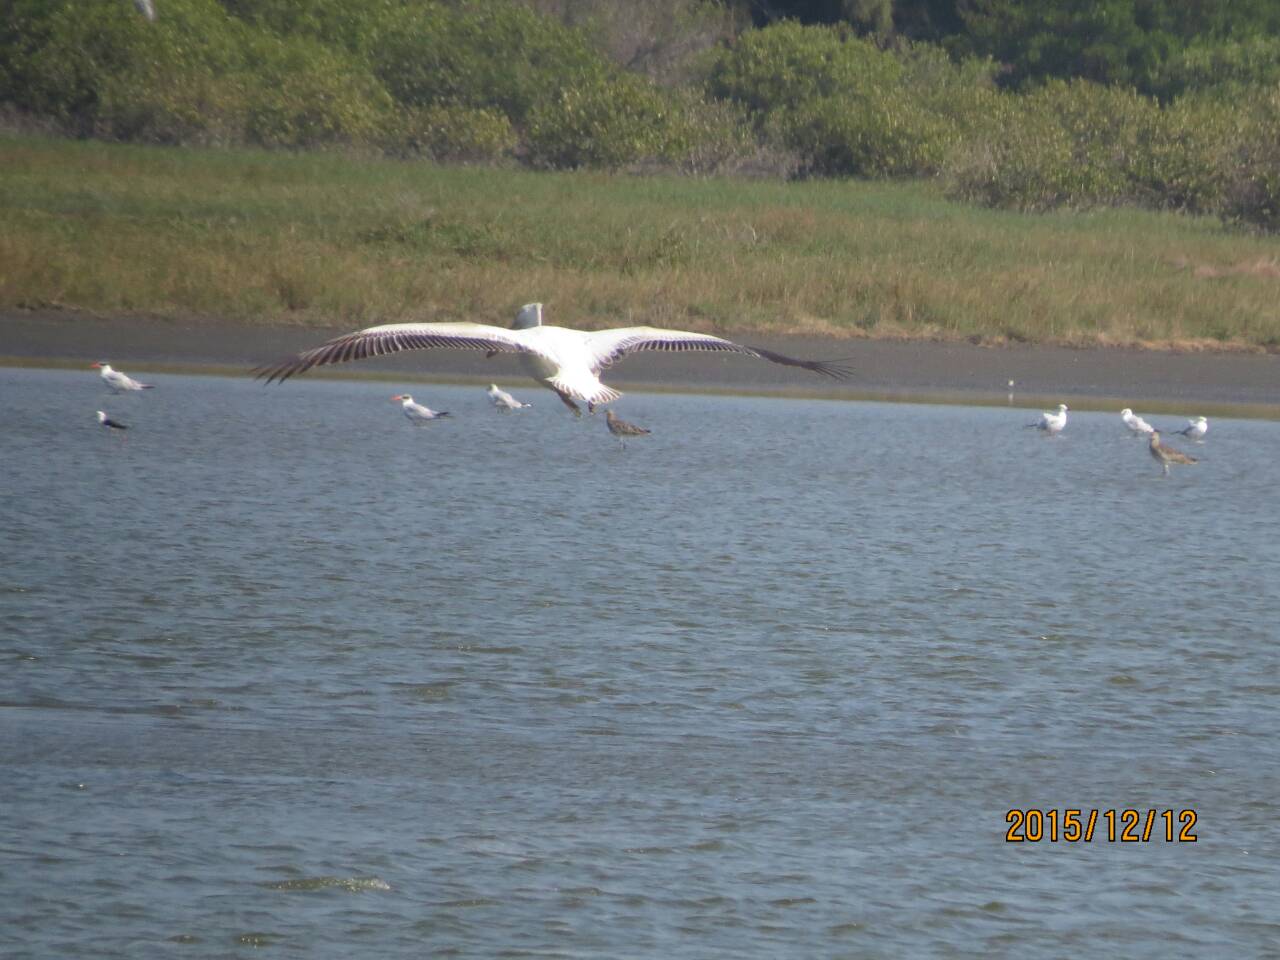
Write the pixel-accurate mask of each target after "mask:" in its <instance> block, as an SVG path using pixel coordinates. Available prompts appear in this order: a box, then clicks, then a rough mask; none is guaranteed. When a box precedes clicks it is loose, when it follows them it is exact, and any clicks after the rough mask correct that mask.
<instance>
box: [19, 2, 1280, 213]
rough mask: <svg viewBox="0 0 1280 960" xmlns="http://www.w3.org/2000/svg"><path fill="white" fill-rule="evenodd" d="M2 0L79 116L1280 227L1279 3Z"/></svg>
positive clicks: (52, 106) (98, 133) (36, 68)
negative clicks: (907, 188) (843, 182)
mask: <svg viewBox="0 0 1280 960" xmlns="http://www.w3.org/2000/svg"><path fill="white" fill-rule="evenodd" d="M156 8H157V9H156V16H155V19H154V20H151V19H147V18H145V17H143V16H140V15H139V14H138V12H137V11H136V10H135V9H134V6H133V3H132V2H131V0H0V103H2V104H4V105H5V109H6V110H7V112H8V113H9V115H10V116H11V117H14V118H18V120H19V121H20V122H22V123H35V124H40V125H43V126H45V127H46V128H48V129H52V130H55V131H58V132H62V133H67V134H71V135H76V136H94V137H103V138H108V139H117V140H123V141H133V142H150V143H162V144H193V145H230V144H249V145H257V146H264V147H271V148H286V149H303V148H316V147H342V148H355V149H365V150H375V151H380V152H384V153H387V154H390V155H393V156H403V157H407V158H413V157H424V158H428V159H432V160H435V161H439V162H471V163H515V164H523V165H527V166H531V167H541V168H576V167H594V168H603V169H616V168H619V167H627V166H636V165H640V166H644V167H648V168H666V169H672V170H679V171H683V172H687V173H694V174H706V173H730V174H732V173H750V174H754V175H774V176H784V177H795V176H830V177H928V178H935V179H937V180H938V181H939V182H940V183H942V185H943V187H944V189H945V190H946V191H947V192H948V193H949V194H950V195H952V196H954V197H957V198H961V199H965V200H968V201H972V202H977V203H983V204H988V205H994V206H1003V207H1011V208H1016V209H1024V210H1044V209H1053V208H1059V207H1069V208H1081V207H1090V206H1099V205H1119V204H1132V205H1138V206H1144V207H1152V208H1157V209H1172V210H1184V211H1190V212H1195V213H1210V214H1216V215H1218V216H1221V217H1223V218H1224V219H1227V220H1229V221H1232V222H1237V223H1242V224H1248V225H1253V226H1257V227H1261V228H1264V229H1276V228H1277V227H1280V5H1276V4H1273V3H1270V2H1263V0H1230V2H1227V0H1181V2H1174V0H1096V2H1092V3H1090V4H1079V3H1074V2H1068V0H901V2H893V0H811V2H785V0H750V2H747V0H742V2H736V3H731V4H724V5H722V4H717V3H710V2H705V0H654V2H651V3H645V4H615V3H610V2H607V0H529V2H526V3H518V2H512V0H461V2H442V0H365V2H362V3H358V4H357V3H351V2H350V0H156Z"/></svg>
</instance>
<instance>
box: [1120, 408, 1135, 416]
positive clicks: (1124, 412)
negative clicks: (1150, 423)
mask: <svg viewBox="0 0 1280 960" xmlns="http://www.w3.org/2000/svg"><path fill="white" fill-rule="evenodd" d="M1120 416H1122V417H1132V416H1133V411H1132V410H1130V409H1129V408H1128V407H1125V408H1124V409H1123V410H1121V411H1120Z"/></svg>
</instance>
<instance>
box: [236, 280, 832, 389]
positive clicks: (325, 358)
mask: <svg viewBox="0 0 1280 960" xmlns="http://www.w3.org/2000/svg"><path fill="white" fill-rule="evenodd" d="M446 347H452V348H455V349H467V350H485V351H486V352H487V353H488V354H489V355H490V356H492V355H493V354H496V353H515V354H519V356H520V362H521V365H522V366H523V367H524V369H525V371H526V372H527V373H528V374H529V375H530V376H531V377H533V379H534V380H536V381H537V382H538V383H540V384H542V385H543V386H544V387H547V388H548V389H550V390H553V391H555V393H556V394H558V395H559V397H560V399H561V400H563V401H564V402H565V403H566V404H567V405H569V406H570V407H572V408H573V409H574V411H575V412H577V407H576V405H575V404H574V402H573V401H575V400H581V401H585V402H586V403H587V404H588V405H591V406H594V405H595V404H600V403H610V402H612V401H614V400H617V399H618V397H620V396H621V394H620V393H619V392H618V391H617V390H613V389H611V388H610V387H607V386H605V385H604V384H603V383H601V382H600V371H602V370H603V369H605V368H606V367H608V366H610V365H611V364H613V363H615V362H616V361H617V360H619V359H621V358H622V357H624V356H627V355H628V354H631V353H634V352H636V351H639V350H692V351H704V352H705V351H719V352H725V353H738V354H745V355H747V356H751V357H755V358H756V359H759V360H767V361H769V362H770V363H780V364H783V365H785V366H794V367H802V368H804V369H806V370H811V371H813V372H815V373H820V374H823V375H825V376H829V377H833V378H835V379H844V378H845V377H847V376H849V371H848V369H847V368H845V367H844V366H843V363H844V361H841V360H836V361H824V360H796V359H794V358H792V357H787V356H783V355H782V354H780V353H774V352H773V351H770V350H765V349H762V348H759V347H747V346H743V345H742V344H740V343H734V342H733V341H732V340H726V339H724V338H723V337H715V336H712V335H711V334H708V333H691V332H689V331H686V330H663V329H660V328H657V327H619V328H616V329H613V330H594V331H588V330H571V329H569V328H568V327H553V326H546V325H544V324H543V323H542V304H540V303H527V304H525V305H524V306H523V307H521V308H520V311H519V312H518V313H517V314H516V318H515V322H514V323H513V324H512V327H511V329H504V328H502V327H494V326H490V325H489V324H484V323H390V324H383V325H381V326H377V327H368V328H367V329H364V330H357V331H356V332H354V333H349V334H346V335H344V336H341V337H337V338H335V339H333V340H330V341H329V342H328V343H324V344H321V345H320V346H318V347H315V348H314V349H311V350H307V351H304V352H303V353H300V354H298V356H297V357H295V358H293V359H291V360H286V361H284V362H283V363H278V364H271V365H268V366H264V367H261V368H259V370H258V376H260V377H266V378H267V381H268V382H272V381H275V380H286V379H288V378H289V377H291V376H293V375H294V374H297V373H304V372H306V371H307V370H310V369H311V368H312V367H314V366H318V365H322V364H328V363H343V362H345V361H348V360H359V359H362V358H364V357H374V356H382V355H384V354H389V353H398V352H400V351H402V350H421V349H432V348H446Z"/></svg>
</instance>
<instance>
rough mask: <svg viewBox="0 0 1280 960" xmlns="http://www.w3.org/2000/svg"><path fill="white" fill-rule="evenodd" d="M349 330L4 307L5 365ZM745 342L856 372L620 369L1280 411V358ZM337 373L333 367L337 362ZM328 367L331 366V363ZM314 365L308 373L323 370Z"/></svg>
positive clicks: (494, 368)
mask: <svg viewBox="0 0 1280 960" xmlns="http://www.w3.org/2000/svg"><path fill="white" fill-rule="evenodd" d="M348 330H349V328H345V327H344V328H332V329H330V328H317V327H299V326H283V325H244V324H232V323H217V322H209V321H200V322H195V321H191V322H173V321H167V320H145V319H135V318H118V319H116V318H113V319H102V318H95V317H90V316H85V315H81V314H76V313H63V312H57V311H40V312H16V313H8V314H3V315H0V363H8V364H24V365H27V364H29V365H54V366H66V365H75V364H78V363H85V364H86V365H87V364H88V363H91V362H92V361H93V360H98V359H104V360H110V361H112V362H113V363H115V364H116V365H117V366H119V367H121V368H123V369H125V370H159V369H166V368H167V369H175V370H186V371H194V372H199V371H207V372H219V373H234V372H238V371H239V370H245V371H247V370H248V369H249V368H251V367H253V366H256V365H257V364H259V363H263V362H265V361H268V360H273V359H276V358H279V357H283V356H286V355H289V354H293V353H297V352H298V351H299V350H303V349H305V348H307V347H311V346H315V345H316V344H318V343H321V342H322V341H324V340H326V339H328V338H329V337H332V336H336V335H338V334H341V333H346V332H348ZM742 339H743V340H744V341H745V342H747V343H750V344H752V345H755V346H761V347H766V348H768V349H770V350H776V351H778V352H781V353H786V354H789V355H791V356H797V357H818V358H837V357H849V358H851V360H852V365H853V367H854V368H855V370H856V375H855V377H854V378H853V379H852V380H851V381H848V382H844V383H836V382H832V381H827V380H823V379H820V378H817V377H814V376H812V375H809V374H806V373H804V372H803V371H796V370H791V369H788V368H785V367H779V366H775V365H773V364H765V363H759V362H757V361H752V360H749V359H746V358H742V357H733V356H716V355H705V354H703V355H698V354H641V355H637V356H634V357H629V358H628V359H627V360H626V361H625V362H624V363H622V364H619V365H618V366H617V367H616V368H614V369H613V370H611V371H610V372H609V374H608V378H607V382H608V383H610V384H611V385H613V386H616V387H618V388H619V389H622V390H627V389H632V390H640V389H676V390H679V389H692V390H713V391H724V392H749V393H776V394H780V395H793V396H817V397H831V398H847V399H886V400H916V401H939V402H967V403H999V404H1002V405H1003V404H1006V403H1008V402H1009V401H1008V392H1009V391H1008V387H1007V384H1008V381H1010V380H1014V381H1015V382H1016V386H1015V388H1014V401H1013V404H1014V405H1015V406H1039V405H1042V404H1044V403H1048V402H1049V401H1051V400H1052V401H1053V402H1057V401H1058V400H1062V401H1064V402H1066V403H1069V404H1072V405H1073V406H1075V407H1077V408H1080V409H1085V408H1103V409H1105V408H1109V407H1111V406H1116V405H1117V404H1118V403H1119V404H1120V405H1124V406H1132V407H1134V408H1143V409H1146V410H1149V411H1153V412H1187V413H1204V414H1206V415H1211V414H1214V413H1217V414H1219V415H1221V414H1225V413H1237V414H1241V415H1253V416H1268V417H1276V418H1280V356H1275V355H1261V354H1236V353H1166V352H1156V351H1143V350H1127V349H1114V348H1113V349H1094V350H1074V349H1068V348H1063V347H1044V346H1016V347H998V348H991V347H978V346H973V345H971V344H966V343H933V342H917V341H883V340H833V339H826V338H815V337H792V336H787V337H778V336H772V337H768V336H766V337H760V336H744V337H743V338H742ZM331 369H332V368H331ZM337 369H338V370H339V371H341V373H343V374H345V375H351V376H357V375H362V376H379V377H385V378H388V379H397V380H404V381H409V382H413V381H432V380H436V381H453V382H472V381H484V382H488V381H490V380H499V381H514V382H519V380H520V379H521V377H522V376H523V374H522V373H521V372H520V368H519V366H518V365H517V363H516V362H515V360H514V359H512V358H509V357H506V356H500V357H496V358H494V359H491V360H486V359H485V358H484V357H483V355H481V354H478V353H468V352H463V351H456V352H455V351H427V352H422V353H413V354H403V355H400V356H397V357H385V358H379V359H377V360H371V361H363V362H361V363H359V364H352V365H350V366H347V367H345V368H337ZM326 372H327V371H326ZM313 375H315V374H308V376H313Z"/></svg>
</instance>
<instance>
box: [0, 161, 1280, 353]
mask: <svg viewBox="0 0 1280 960" xmlns="http://www.w3.org/2000/svg"><path fill="white" fill-rule="evenodd" d="M0 171H3V172H2V173H0V309H11V308H15V307H24V306H29V307H36V306H51V305H52V306H57V305H61V306H66V307H75V308H78V309H84V310H89V311H93V312H95V313H101V314H130V315H154V316H159V317H192V316H195V317H200V316H208V317H218V318H224V319H237V320H263V321H272V322H280V321H296V322H299V323H339V324H341V323H350V324H352V325H353V326H354V325H363V324H367V323H374V322H384V321H392V320H409V319H440V320H461V319H468V320H482V321H488V322H497V323H505V322H506V321H507V320H508V318H509V317H510V315H511V314H512V313H513V311H514V310H515V309H516V308H517V307H518V306H519V305H520V304H522V303H525V302H528V301H530V300H542V301H543V302H545V303H546V304H547V310H548V317H549V319H550V320H551V321H552V322H561V323H565V324H569V325H581V326H610V325H617V324H622V323H639V322H643V323H653V324H657V325H678V326H683V327H693V328H697V329H703V330H716V331H733V332H741V331H745V330H751V331H770V332H798V333H830V334H836V335H842V334H846V335H854V336H909V337H933V338H950V339H971V340H980V341H987V342H1004V341H1010V340H1012V341H1028V342H1058V343H1074V344H1081V345H1088V344H1098V343H1152V344H1158V345H1170V344H1179V345H1195V346H1209V347H1219V346H1221V347H1252V348H1260V347H1261V348H1266V349H1277V348H1280V311H1277V310H1276V307H1275V303H1276V285H1277V283H1280V279H1277V277H1276V276H1275V275H1274V274H1275V273H1277V272H1280V271H1277V270H1276V266H1277V264H1276V261H1275V260H1273V257H1274V256H1275V245H1274V241H1271V240H1268V239H1266V238H1263V237H1258V236H1253V235H1249V234H1245V233H1239V232H1233V231H1231V230H1229V229H1227V228H1225V227H1223V226H1221V225H1220V224H1218V223H1217V222H1216V221H1213V220H1209V219H1197V218H1189V217H1181V216H1176V215H1164V214H1152V213H1145V212H1136V211H1123V210H1120V211H1104V212H1097V213H1089V214H1052V215H1043V216H1031V215H1022V214H1014V213H1005V212H997V211H990V210H983V209H978V208H973V207H967V206H964V205H960V204H956V203H951V202H948V201H946V200H944V199H942V198H941V197H940V195H939V194H938V193H937V191H936V190H935V189H934V188H933V187H932V185H930V184H925V183H907V184H884V183H863V182H841V181H810V182H803V183H779V182H758V181H747V180H727V179H726V180H696V179H690V178H676V177H632V176H626V175H607V174H600V173H534V172H526V171H516V170H506V169H473V168H460V167H453V168H450V167H435V166H429V165H426V164H422V163H403V162H397V161H391V160H384V159H361V158H353V157H346V156H341V155H335V154H315V153H312V154H286V153H279V152H276V153H265V152H255V151H247V150H234V151H233V150H203V151H202V150H193V149H171V148H154V147H137V146H120V145H110V144H103V143H95V142H72V141H63V140H44V139H33V138H25V137H22V138H20V137H4V138H0Z"/></svg>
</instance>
